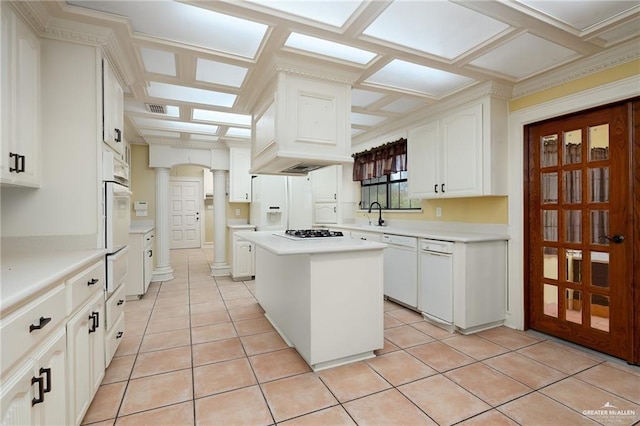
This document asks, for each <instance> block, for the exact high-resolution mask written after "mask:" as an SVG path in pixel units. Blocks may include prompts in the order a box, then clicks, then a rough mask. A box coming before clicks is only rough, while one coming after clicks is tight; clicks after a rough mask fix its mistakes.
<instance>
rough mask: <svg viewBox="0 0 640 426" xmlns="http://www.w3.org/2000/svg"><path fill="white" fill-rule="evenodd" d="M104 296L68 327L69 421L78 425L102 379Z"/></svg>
mask: <svg viewBox="0 0 640 426" xmlns="http://www.w3.org/2000/svg"><path fill="white" fill-rule="evenodd" d="M104 328H105V321H104V295H103V294H102V293H100V294H98V295H96V297H95V298H93V299H92V300H91V301H90V302H89V303H88V304H87V305H86V306H85V307H84V308H82V309H81V310H80V311H79V312H78V313H77V314H76V315H74V316H73V317H72V318H71V320H69V322H68V323H67V350H68V352H67V356H68V363H67V367H68V368H67V370H68V376H69V384H70V387H69V390H70V392H69V401H68V404H67V405H68V408H69V409H68V419H69V420H70V421H69V423H71V424H80V422H81V421H82V418H83V417H84V415H85V413H86V412H87V409H88V408H89V405H90V404H91V400H92V399H93V396H94V395H95V392H96V390H97V389H98V386H100V382H101V381H102V378H103V377H104V368H105V353H104Z"/></svg>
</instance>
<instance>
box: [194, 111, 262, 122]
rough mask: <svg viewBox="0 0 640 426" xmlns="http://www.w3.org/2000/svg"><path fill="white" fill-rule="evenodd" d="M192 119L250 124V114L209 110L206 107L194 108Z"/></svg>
mask: <svg viewBox="0 0 640 426" xmlns="http://www.w3.org/2000/svg"><path fill="white" fill-rule="evenodd" d="M193 120H200V121H210V122H212V123H219V124H224V123H229V124H237V125H240V126H251V116H250V115H244V114H233V113H230V112H220V111H209V110H206V109H194V110H193Z"/></svg>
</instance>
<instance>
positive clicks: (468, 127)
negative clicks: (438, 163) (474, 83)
mask: <svg viewBox="0 0 640 426" xmlns="http://www.w3.org/2000/svg"><path fill="white" fill-rule="evenodd" d="M441 176H442V181H441V183H442V184H444V187H442V186H441V187H440V188H439V189H440V190H441V192H442V194H441V195H442V196H444V197H460V196H469V195H482V104H478V105H474V106H472V107H470V108H466V109H464V110H462V111H460V112H457V113H455V114H452V115H450V116H448V117H446V118H444V119H442V172H441Z"/></svg>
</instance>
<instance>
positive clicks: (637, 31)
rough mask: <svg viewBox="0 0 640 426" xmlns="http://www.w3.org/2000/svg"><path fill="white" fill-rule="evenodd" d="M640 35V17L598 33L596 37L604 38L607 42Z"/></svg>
mask: <svg viewBox="0 0 640 426" xmlns="http://www.w3.org/2000/svg"><path fill="white" fill-rule="evenodd" d="M639 35H640V18H636V19H632V20H630V21H629V22H626V23H624V24H621V25H618V26H617V27H615V28H612V29H611V30H609V31H605V32H603V33H602V34H598V37H599V38H601V39H603V40H605V41H606V42H607V44H612V43H615V42H621V41H627V40H629V39H631V38H633V37H638V36H639Z"/></svg>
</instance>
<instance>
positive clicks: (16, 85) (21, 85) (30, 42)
mask: <svg viewBox="0 0 640 426" xmlns="http://www.w3.org/2000/svg"><path fill="white" fill-rule="evenodd" d="M1 25H2V30H1V31H2V46H1V48H2V70H1V73H2V74H1V78H2V106H1V108H0V109H2V161H1V162H0V164H1V167H2V181H3V182H7V183H12V184H14V185H25V186H37V185H38V184H39V168H40V167H39V161H40V158H39V154H40V39H39V38H38V37H37V36H36V35H35V34H34V33H33V31H32V30H31V29H30V28H29V27H28V26H27V25H26V24H25V23H24V22H22V20H20V19H19V18H17V16H16V15H15V14H14V13H13V12H12V11H11V10H10V9H9V8H8V7H3V8H2V22H1Z"/></svg>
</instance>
